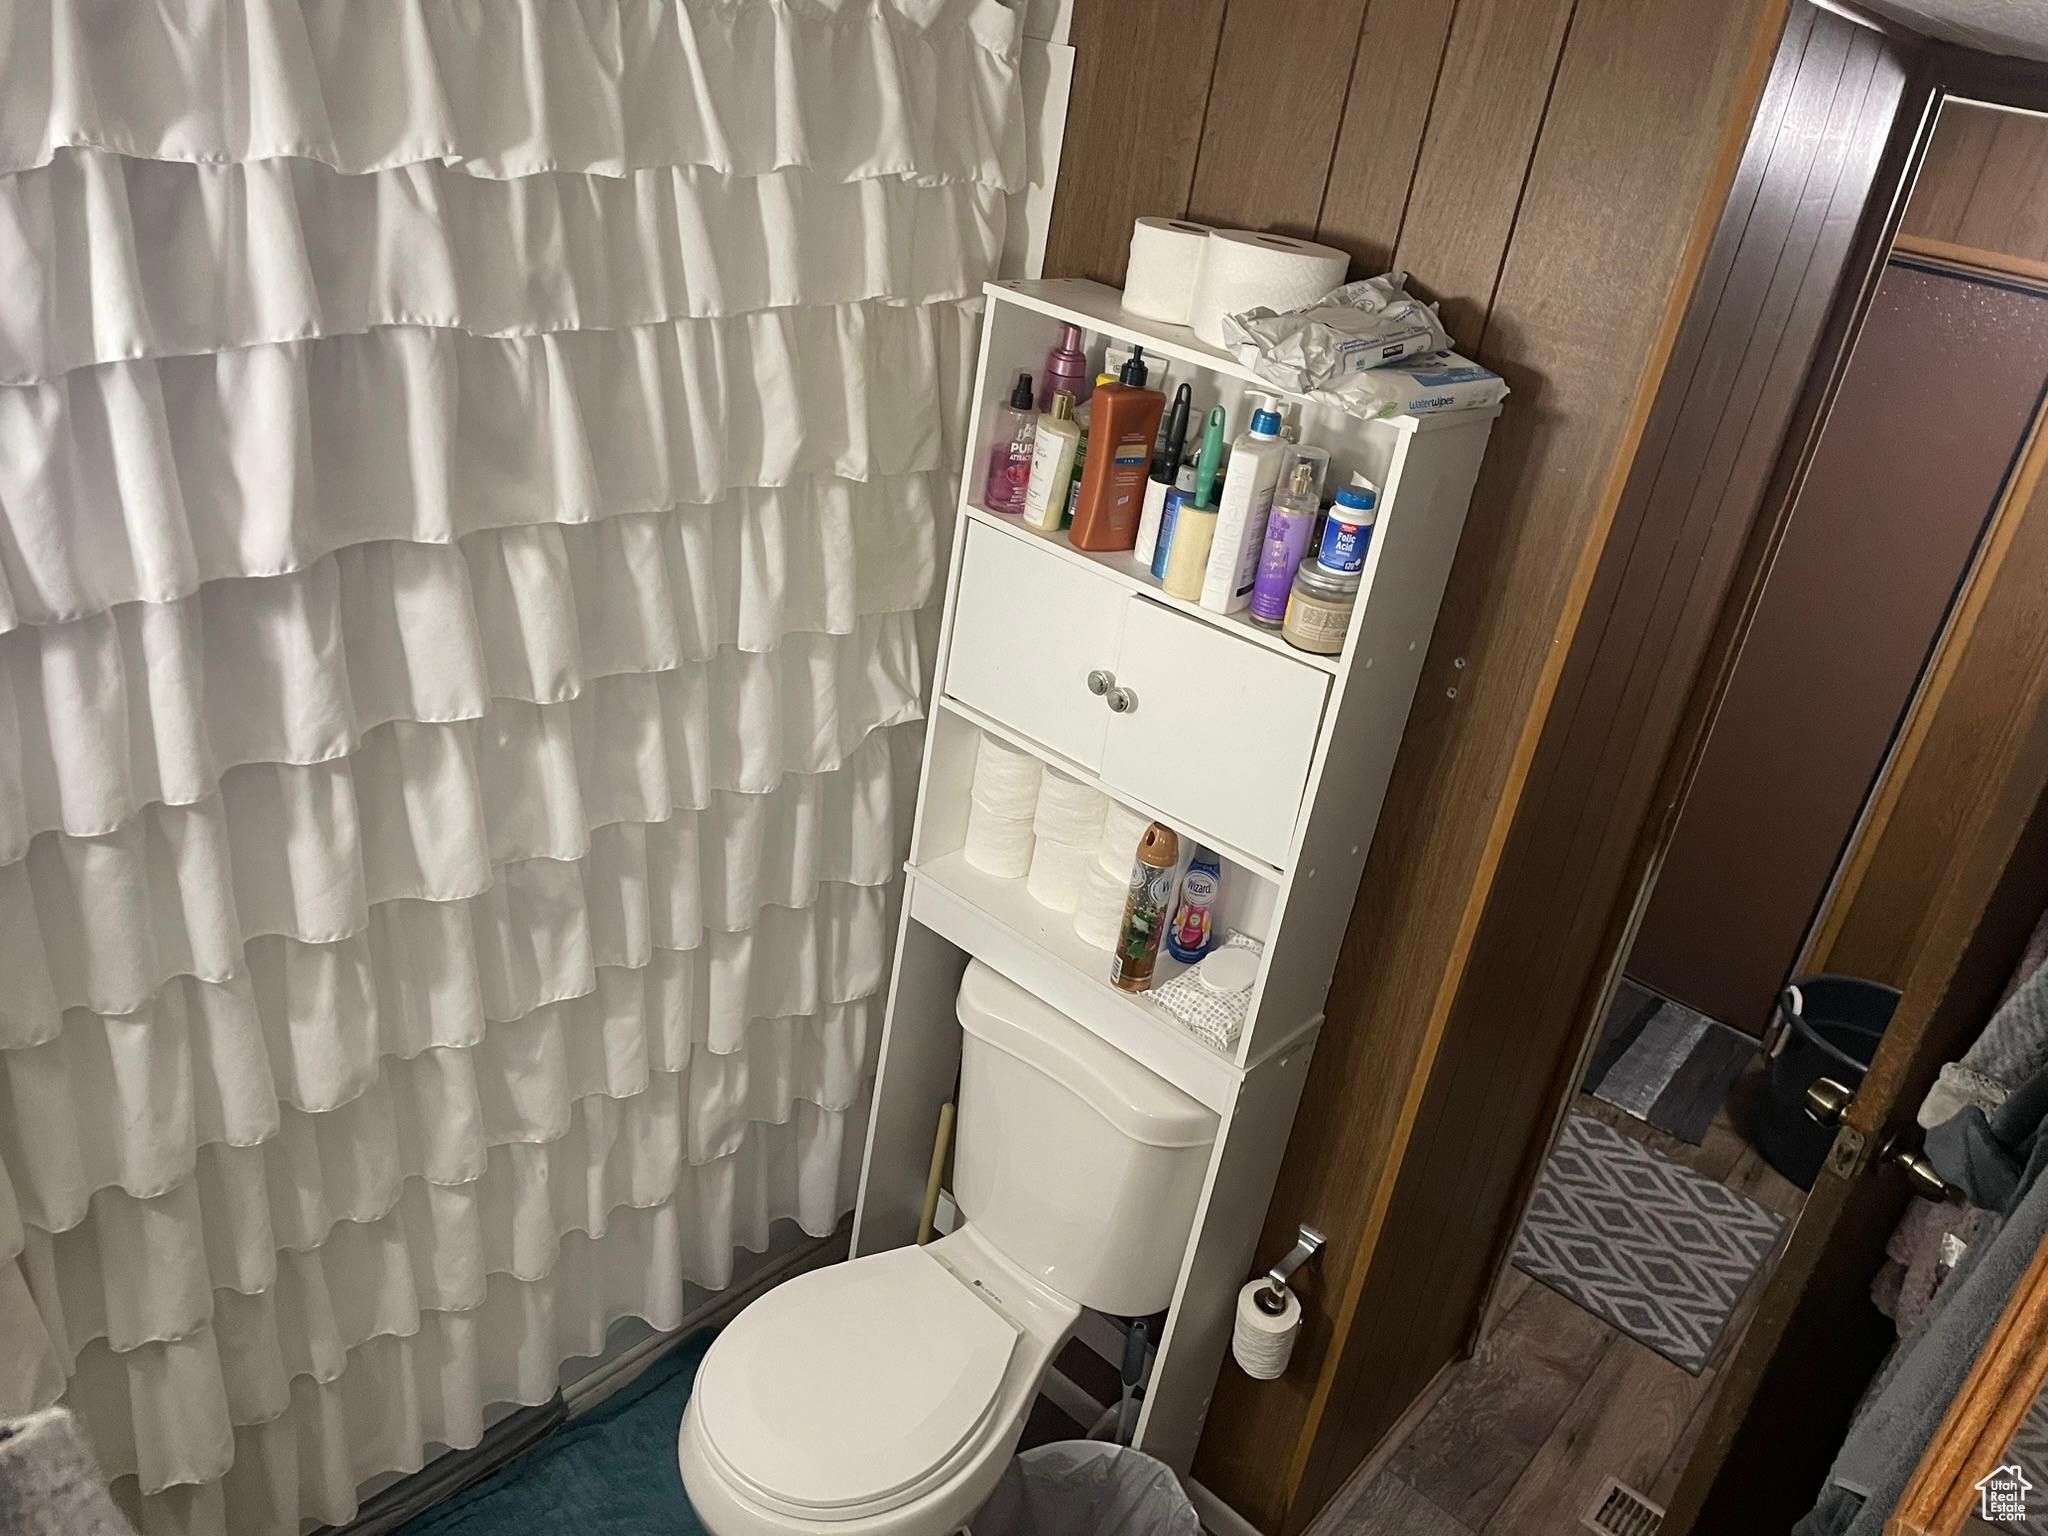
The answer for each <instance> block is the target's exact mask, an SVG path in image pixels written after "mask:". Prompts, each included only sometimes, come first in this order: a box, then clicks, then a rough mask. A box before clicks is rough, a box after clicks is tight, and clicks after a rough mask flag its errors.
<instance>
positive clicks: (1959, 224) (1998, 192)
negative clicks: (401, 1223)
mask: <svg viewBox="0 0 2048 1536" xmlns="http://www.w3.org/2000/svg"><path fill="white" fill-rule="evenodd" d="M1899 244H1900V246H1901V247H1902V248H1903V249H1906V250H1909V251H1921V252H1924V253H1927V254H1930V255H1938V256H1950V257H1955V258H1958V259H1961V260H1966V261H1967V260H1970V259H1972V258H1973V257H1978V256H1989V257H1991V258H1993V260H1992V262H1991V264H1992V265H1998V266H2004V267H2008V268H2010V269H2012V270H2016V271H2020V272H2023V273H2027V274H2028V275H2030V276H2034V277H2048V118H2041V117H2036V116H2032V115H2029V114H2025V113H2018V112H2005V111H2001V110H1999V109H1998V108H1997V107H1987V106H1978V105H1976V104H1975V103H1973V102H1967V101H1950V102H1945V103H1943V105H1942V109H1941V118H1940V120H1939V121H1938V122H1937V123H1936V124H1935V127H1934V137H1933V139H1932V140H1931V141H1930V142H1929V144H1928V146H1927V159H1926V160H1925V161H1924V162H1923V163H1922V164H1921V167H1920V178H1919V180H1918V181H1917V182H1916V183H1915V185H1914V188H1913V200H1912V201H1911V202H1910V203H1908V204H1907V205H1906V216H1905V218H1904V219H1902V220H1901V221H1900V223H1899ZM1997 258H2008V260H2004V261H2000V260H1998V259H1997Z"/></svg>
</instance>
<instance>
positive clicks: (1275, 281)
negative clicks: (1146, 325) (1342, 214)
mask: <svg viewBox="0 0 2048 1536" xmlns="http://www.w3.org/2000/svg"><path fill="white" fill-rule="evenodd" d="M1350 265H1351V258H1350V257H1349V256H1347V255H1346V254H1345V253H1344V252H1343V251H1340V250H1337V249H1335V248H1334V247H1332V246H1327V245H1317V244H1316V243H1315V242H1314V241H1312V240H1296V239H1295V238H1293V237H1292V236H1291V235H1269V234H1263V233H1261V232H1260V231H1258V230H1253V229H1212V228H1210V227H1209V226H1208V225H1207V224H1198V223H1196V222H1194V221H1193V220H1192V219H1156V218H1155V219H1140V220H1138V222H1137V223H1136V224H1135V225H1134V226H1132V229H1131V256H1130V262H1129V265H1128V266H1127V267H1126V268H1125V271H1124V298H1123V305H1124V308H1125V309H1127V310H1129V311H1130V312H1131V313H1132V314H1134V315H1142V316H1144V317H1145V318H1146V319H1148V320H1166V321H1170V322H1172V323H1173V324H1175V325H1186V326H1192V327H1193V328H1194V332H1195V334H1196V335H1197V336H1199V337H1201V338H1202V340H1204V341H1206V342H1208V343H1209V345H1210V346H1212V347H1220V346H1222V345H1223V342H1224V337H1223V317H1224V316H1225V315H1241V314H1243V313H1244V312H1245V311H1246V310H1248V309H1256V308H1258V307H1259V306H1260V305H1264V306H1265V307H1266V308H1268V309H1272V310H1287V309H1298V308H1300V307H1301V306H1302V305H1304V304H1307V303H1309V302H1311V301H1312V300H1315V299H1319V298H1321V297H1322V296H1323V295H1324V294H1326V293H1328V292H1329V291H1330V290H1331V289H1332V288H1335V287H1337V286H1338V285H1339V284H1341V283H1342V282H1343V281H1344V275H1345V273H1346V272H1347V271H1348V270H1349V268H1350Z"/></svg>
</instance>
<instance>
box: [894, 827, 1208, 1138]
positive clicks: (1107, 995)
mask: <svg viewBox="0 0 2048 1536" xmlns="http://www.w3.org/2000/svg"><path fill="white" fill-rule="evenodd" d="M910 878H911V881H912V883H913V886H915V885H916V884H917V883H919V882H923V883H924V884H926V885H929V886H932V887H935V888H937V889H938V890H940V891H943V892H944V893H945V894H946V895H948V896H950V897H951V898H952V899H953V900H954V901H955V902H957V903H959V904H960V906H961V907H963V908H966V909H968V910H969V911H970V912H971V913H972V914H974V915H976V916H978V917H979V918H980V919H981V927H982V928H983V929H984V930H985V931H984V932H982V933H979V934H972V933H965V932H960V931H953V932H947V933H946V937H947V938H949V939H951V940H952V941H953V942H954V943H956V944H959V945H960V946H961V947H962V948H963V949H966V950H967V951H968V952H969V953H971V954H974V955H975V956H977V958H979V959H981V960H983V961H985V962H987V963H988V964H989V965H991V966H993V967H995V969H997V970H998V971H1001V972H1003V973H1005V974H1006V975H1010V976H1011V977H1012V978H1013V979H1014V980H1016V981H1018V983H1019V984H1020V985H1023V986H1026V987H1028V988H1030V989H1031V990H1032V991H1034V992H1037V993H1039V995H1041V996H1043V997H1045V999H1046V1001H1048V1002H1050V1003H1052V1004H1053V1006H1055V1007H1057V1008H1059V1009H1061V1011H1062V1012H1065V1013H1067V1014H1068V1015H1069V1016H1070V1017H1072V1018H1074V1019H1076V1020H1078V1021H1079V1022H1080V1023H1082V1024H1083V1025H1085V1026H1086V1027H1087V1028H1089V1029H1090V1030H1093V1031H1094V1032H1095V1033H1096V1034H1098V1035H1101V1036H1102V1037H1103V1038H1104V1039H1105V1040H1107V1041H1108V1042H1109V1043H1110V1044H1112V1045H1114V1046H1116V1047H1117V1048H1118V1049H1119V1050H1121V1051H1122V1052H1124V1054H1126V1055H1128V1056H1131V1057H1133V1058H1134V1059H1136V1060H1138V1061H1140V1062H1142V1063H1144V1064H1145V1065H1146V1066H1148V1067H1150V1068H1151V1069H1152V1070H1153V1071H1155V1072H1157V1073H1158V1074H1159V1075H1160V1076H1161V1077H1163V1078H1165V1079H1166V1080H1167V1081H1168V1082H1170V1083H1173V1084H1174V1085H1176V1086H1177V1087H1179V1088H1181V1089H1182V1090H1184V1091H1185V1092H1187V1093H1189V1094H1191V1095H1193V1096H1194V1097H1195V1098H1197V1099H1200V1100H1201V1101H1202V1102H1203V1103H1204V1104H1207V1105H1208V1106H1209V1107H1210V1108H1211V1109H1216V1110H1219V1111H1220V1110H1221V1109H1222V1108H1223V1107H1224V1106H1225V1105H1227V1104H1228V1103H1229V1101H1230V1099H1231V1097H1232V1096H1233V1095H1234V1094H1235V1092H1236V1089H1237V1085H1238V1083H1239V1082H1240V1081H1241V1079H1242V1077H1243V1071H1242V1069H1241V1068H1239V1067H1238V1065H1237V1063H1236V1061H1235V1060H1234V1058H1233V1056H1232V1055H1231V1054H1230V1053H1228V1052H1225V1051H1220V1050H1217V1049H1216V1048H1215V1047H1213V1046H1211V1045H1209V1044H1208V1043H1207V1042H1205V1041H1203V1040H1200V1039H1198V1038H1196V1037H1195V1036H1194V1035H1192V1034H1190V1033H1189V1032H1188V1031H1187V1030H1186V1029H1185V1028H1183V1027H1182V1025H1181V1024H1180V1022H1179V1021H1178V1020H1177V1019H1175V1018H1174V1017H1173V1015H1172V1014H1170V1013H1168V1012H1167V1011H1166V1010H1165V1009H1164V1008H1161V1007H1160V1006H1159V1005H1158V1004H1157V1003H1155V1002H1153V1001H1152V1000H1151V999H1150V998H1148V997H1146V996H1145V995H1144V994H1143V993H1134V992H1125V991H1122V990H1120V989H1119V988H1117V987H1115V986H1113V985H1111V984H1110V980H1109V964H1110V952H1109V951H1108V950H1106V949H1097V948H1096V947H1095V946H1094V945H1092V944H1090V943H1089V942H1088V941H1087V940H1086V939H1084V938H1082V937H1081V936H1080V935H1079V934H1077V933H1075V932H1074V919H1073V916H1072V914H1071V913H1066V912H1055V911H1053V910H1052V909H1051V908H1050V907H1047V906H1044V905H1042V904H1040V903H1039V902H1038V901H1036V900H1035V899H1033V897H1032V895H1031V893H1030V892H1029V891H1028V890H1027V889H1026V888H1025V882H1024V881H1023V880H1021V879H1018V880H1005V879H1002V878H1001V877H999V876H996V875H991V874H987V873H984V872H983V871H981V870H978V869H976V868H975V867H974V866H973V865H972V864H970V863H968V862H967V856H966V854H965V853H964V852H962V851H961V850H960V849H957V848H956V849H954V850H953V851H952V852H951V853H946V854H941V855H940V856H939V857H937V858H935V859H932V860H931V861H929V862H928V863H924V864H915V865H912V866H911V867H910ZM912 915H913V916H914V917H917V918H918V919H919V920H920V921H923V922H925V923H926V924H927V926H935V927H938V928H939V929H940V931H942V932H945V926H946V925H945V924H944V921H943V919H941V920H940V921H938V922H934V920H933V919H934V914H933V912H932V911H931V909H930V907H929V905H928V904H926V903H920V902H918V901H917V900H916V898H915V895H913V905H912ZM1182 969H1183V967H1182V966H1181V965H1180V964H1179V963H1178V962H1177V961H1175V960H1174V959H1173V958H1172V957H1171V956H1170V955H1167V954H1166V953H1165V952H1164V951H1163V950H1162V951H1161V953H1160V956H1159V965H1158V970H1157V971H1156V972H1155V974H1154V977H1153V985H1154V986H1155V987H1156V986H1163V985H1164V984H1165V983H1166V982H1167V981H1168V980H1170V979H1171V978H1172V977H1173V976H1175V975H1177V974H1178V973H1179V972H1180V971H1181V970H1182ZM1033 972H1036V974H1032V973H1033Z"/></svg>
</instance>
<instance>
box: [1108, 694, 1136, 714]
mask: <svg viewBox="0 0 2048 1536" xmlns="http://www.w3.org/2000/svg"><path fill="white" fill-rule="evenodd" d="M1102 702H1103V703H1105V704H1107V705H1108V706H1109V707H1110V709H1111V711H1112V712H1114V713H1116V714H1119V715H1128V714H1129V713H1130V712H1131V711H1132V710H1134V709H1136V708H1137V707H1138V696H1137V695H1136V694H1135V693H1133V692H1131V690H1130V689H1128V688H1112V689H1110V690H1109V692H1108V693H1106V694H1104V695H1103V699H1102Z"/></svg>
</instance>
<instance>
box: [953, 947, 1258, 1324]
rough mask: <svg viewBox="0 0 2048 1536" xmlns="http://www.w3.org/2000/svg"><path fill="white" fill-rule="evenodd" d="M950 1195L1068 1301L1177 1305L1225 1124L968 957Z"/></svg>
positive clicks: (1147, 1307)
mask: <svg viewBox="0 0 2048 1536" xmlns="http://www.w3.org/2000/svg"><path fill="white" fill-rule="evenodd" d="M959 1013H960V1027H961V1028H962V1029H963V1030H964V1031H965V1032H966V1033H965V1038H964V1040H963V1041H962V1044H961V1061H960V1119H959V1140H958V1143H957V1147H956V1150H955V1153H954V1161H953V1197H954V1199H955V1200H956V1201H957V1202H958V1203H959V1206H960V1209H961V1210H962V1211H963V1212H964V1213H965V1214H966V1216H967V1217H968V1219H969V1220H971V1221H972V1222H973V1223H974V1225H975V1229H976V1230H977V1231H978V1232H980V1233H981V1234H982V1236H983V1237H984V1238H986V1239H987V1240H988V1241H990V1242H992V1243H993V1244H995V1246H996V1247H997V1248H998V1249H999V1250H1000V1251H1001V1252H1002V1253H1003V1254H1004V1255H1005V1256H1006V1257H1008V1258H1009V1259H1010V1260H1011V1261H1012V1262H1014V1263H1016V1264H1018V1265H1019V1266H1021V1267H1022V1268H1024V1269H1026V1270H1028V1271H1030V1272H1031V1273H1032V1274H1034V1275H1036V1276H1038V1277H1039V1278H1040V1279H1041V1280H1043V1281H1044V1282H1045V1283H1046V1284H1047V1285H1049V1286H1051V1287H1052V1288H1053V1289H1054V1290H1056V1291H1058V1292H1059V1293H1060V1294H1061V1295H1063V1296H1066V1297H1068V1298H1070V1299H1071V1300H1074V1301H1077V1302H1079V1303H1081V1305H1083V1306H1085V1307H1093V1308H1095V1309H1096V1310H1097V1311H1099V1312H1111V1313H1117V1314H1120V1315H1123V1316H1126V1317H1134V1316H1143V1315H1145V1314H1147V1313H1151V1312H1157V1311H1159V1310H1160V1309H1161V1308H1163V1307H1164V1306H1166V1304H1167V1303H1168V1302H1169V1301H1171V1300H1172V1299H1173V1283H1174V1279H1175V1277H1176V1276H1177V1275H1178V1274H1179V1272H1180V1260H1181V1252H1182V1250H1183V1249H1184V1248H1185V1247H1186V1246H1187V1238H1188V1231H1189V1228H1190V1227H1192V1226H1193V1224H1194V1219H1195V1204H1196V1202H1197V1201H1198V1200H1199V1199H1200V1198H1201V1193H1202V1178H1203V1175H1204V1173H1205V1172H1206V1171H1207V1169H1208V1165H1209V1149H1210V1147H1211V1146H1212V1145H1213V1144H1214V1143H1215V1140H1216V1123H1217V1122H1216V1116H1215V1114H1214V1113H1213V1112H1212V1111H1210V1110H1208V1109H1207V1108H1205V1107H1204V1106H1203V1105H1202V1104H1201V1103H1199V1102H1198V1101H1197V1100H1195V1099H1192V1098H1190V1097H1188V1095H1187V1094H1185V1093H1183V1092H1181V1091H1180V1090H1179V1089H1178V1088H1176V1087H1174V1086H1173V1085H1172V1084H1171V1083H1169V1082H1167V1081H1166V1080H1165V1079H1164V1078H1162V1077H1160V1076H1158V1075H1157V1074H1156V1073H1154V1072H1151V1071H1148V1070H1147V1069H1146V1068H1144V1067H1142V1066H1140V1065H1139V1064H1138V1063H1137V1062H1135V1061H1133V1060H1132V1059H1131V1058H1130V1057H1128V1056H1126V1055H1124V1054H1123V1052H1121V1051H1119V1050H1117V1049H1116V1048H1115V1047H1114V1046H1112V1045H1110V1044H1109V1043H1108V1042H1107V1041H1106V1040H1103V1039H1101V1038H1100V1037H1099V1036H1097V1035H1095V1034H1092V1033H1091V1032H1090V1031H1088V1030H1087V1029H1085V1028H1084V1027H1082V1026H1081V1025H1080V1024H1077V1023H1075V1022H1074V1021H1073V1020H1072V1019H1070V1018H1068V1017H1067V1016H1066V1015H1065V1014H1063V1013H1061V1012H1059V1010H1057V1009H1056V1008H1053V1007H1052V1006H1051V1005H1050V1004H1048V1003H1044V1002H1041V1001H1040V1000H1039V999H1038V998H1036V997H1034V996H1032V995H1031V994H1030V993H1029V992H1026V991H1025V990H1024V989H1023V988H1022V987H1020V986H1018V985H1017V984H1016V983H1015V982H1013V981H1010V980H1008V979H1007V978H1005V977H1003V976H999V975H997V974H996V973H995V972H994V971H992V970H990V969H989V968H988V967H987V966H985V965H983V964H982V963H981V962H980V961H979V960H976V961H972V962H970V963H969V965H968V967H967V974H966V976H965V977H964V978H963V979H962V981H961V983H960V1000H959Z"/></svg>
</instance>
